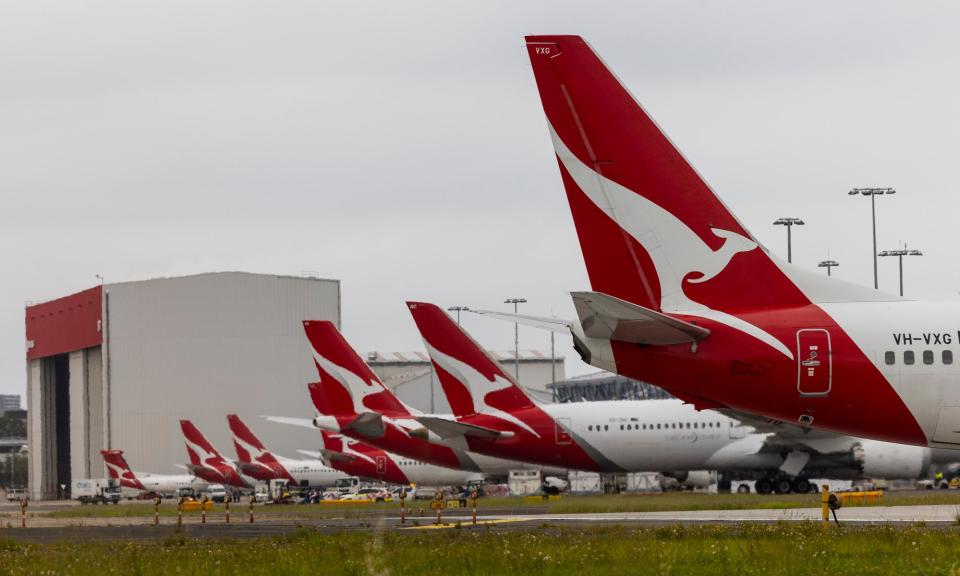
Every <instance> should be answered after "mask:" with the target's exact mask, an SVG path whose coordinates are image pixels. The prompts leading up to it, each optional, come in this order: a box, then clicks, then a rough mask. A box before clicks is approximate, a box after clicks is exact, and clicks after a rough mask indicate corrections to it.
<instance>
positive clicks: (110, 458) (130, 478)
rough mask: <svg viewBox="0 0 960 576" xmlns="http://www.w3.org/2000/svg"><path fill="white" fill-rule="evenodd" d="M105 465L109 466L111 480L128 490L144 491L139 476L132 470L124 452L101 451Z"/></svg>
mask: <svg viewBox="0 0 960 576" xmlns="http://www.w3.org/2000/svg"><path fill="white" fill-rule="evenodd" d="M100 455H101V456H103V463H104V464H106V466H107V473H108V474H109V475H110V477H111V478H113V479H114V480H117V481H119V482H120V485H121V486H124V487H126V488H136V489H139V490H144V487H143V484H141V483H140V480H139V479H138V478H137V475H136V474H135V473H134V472H133V470H131V469H130V466H129V465H128V464H127V459H126V458H124V457H123V450H101V451H100Z"/></svg>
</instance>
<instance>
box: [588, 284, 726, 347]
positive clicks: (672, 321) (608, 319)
mask: <svg viewBox="0 0 960 576" xmlns="http://www.w3.org/2000/svg"><path fill="white" fill-rule="evenodd" d="M570 296H572V297H573V304H574V306H575V307H576V309H577V315H578V316H580V324H581V325H582V326H583V333H584V334H585V335H587V336H589V337H591V338H600V339H603V340H617V341H620V342H631V343H634V344H648V345H651V346H665V345H668V344H683V343H684V342H696V341H698V340H702V339H704V338H706V337H707V336H709V335H710V331H709V330H707V329H706V328H703V327H701V326H697V325H695V324H691V323H689V322H684V321H683V320H678V319H676V318H673V317H671V316H667V315H666V314H662V313H660V312H657V311H656V310H651V309H649V308H644V307H643V306H637V305H636V304H631V303H630V302H627V301H626V300H621V299H619V298H616V297H614V296H610V295H609V294H604V293H602V292H572V293H571V294H570Z"/></svg>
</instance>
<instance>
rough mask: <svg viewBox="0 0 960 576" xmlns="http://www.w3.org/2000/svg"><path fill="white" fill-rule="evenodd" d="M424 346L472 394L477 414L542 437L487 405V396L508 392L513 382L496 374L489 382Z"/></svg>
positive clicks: (473, 371)
mask: <svg viewBox="0 0 960 576" xmlns="http://www.w3.org/2000/svg"><path fill="white" fill-rule="evenodd" d="M424 344H426V345H427V352H428V353H429V354H430V358H432V359H433V361H434V362H436V363H437V364H439V365H440V367H441V368H443V369H444V370H446V371H447V372H449V373H450V374H451V375H452V376H453V377H454V378H456V379H457V380H459V381H460V383H461V384H463V385H464V386H466V388H467V391H468V392H470V396H471V397H472V398H473V408H474V410H475V411H476V412H478V413H481V414H489V415H490V416H495V417H497V418H501V419H503V420H506V421H507V422H512V423H514V424H516V425H517V426H519V427H521V428H523V429H524V430H526V431H528V432H530V433H531V434H533V435H534V436H536V437H537V438H539V437H540V435H539V434H537V433H536V432H535V431H534V429H533V428H531V427H530V425H529V424H527V423H526V422H524V421H523V420H520V419H519V418H517V417H516V416H514V415H513V414H510V413H509V412H505V411H503V410H500V409H499V408H494V407H493V406H491V405H489V404H488V403H487V394H490V393H491V392H496V391H497V390H506V389H507V388H510V387H511V386H513V383H512V382H510V381H509V380H507V379H506V378H504V377H503V376H500V375H498V374H494V376H493V379H492V380H488V379H487V377H486V376H484V375H483V374H481V373H480V372H479V371H478V370H477V369H476V368H474V367H473V366H470V365H469V364H467V363H466V362H461V361H460V360H457V359H456V358H453V357H451V356H447V355H446V354H444V353H443V352H441V351H439V350H437V349H436V348H434V347H433V346H431V345H430V343H429V342H426V341H424Z"/></svg>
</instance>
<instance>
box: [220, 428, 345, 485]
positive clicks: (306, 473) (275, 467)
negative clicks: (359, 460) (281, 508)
mask: <svg viewBox="0 0 960 576" xmlns="http://www.w3.org/2000/svg"><path fill="white" fill-rule="evenodd" d="M227 423H228V424H229V425H230V432H231V433H232V434H233V445H234V447H235V448H236V450H237V460H238V462H237V466H238V467H239V468H240V471H241V472H243V473H244V474H246V475H247V476H250V477H251V478H254V479H256V480H259V481H261V482H269V481H270V480H274V479H281V480H286V481H287V483H288V485H289V486H299V487H301V488H307V487H310V488H330V487H332V486H335V485H336V483H337V480H339V479H341V478H345V477H346V476H345V475H344V474H343V473H342V472H340V471H339V470H336V469H334V468H331V467H329V466H327V465H326V464H325V463H324V462H323V461H322V460H316V459H314V460H294V459H291V458H284V457H283V456H276V455H274V454H273V453H272V452H270V451H269V450H268V449H267V447H266V446H264V445H263V443H262V442H260V439H259V438H257V436H256V435H255V434H254V433H253V431H251V430H250V428H248V427H247V425H246V424H244V422H243V420H241V419H240V417H239V416H237V415H236V414H227Z"/></svg>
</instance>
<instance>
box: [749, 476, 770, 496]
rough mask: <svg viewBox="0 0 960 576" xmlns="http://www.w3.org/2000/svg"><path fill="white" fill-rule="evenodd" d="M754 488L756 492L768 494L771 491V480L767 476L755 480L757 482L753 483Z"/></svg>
mask: <svg viewBox="0 0 960 576" xmlns="http://www.w3.org/2000/svg"><path fill="white" fill-rule="evenodd" d="M753 488H754V490H756V491H757V494H769V493H771V492H773V482H771V481H770V479H768V478H761V479H759V480H757V483H756V484H754V485H753Z"/></svg>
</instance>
